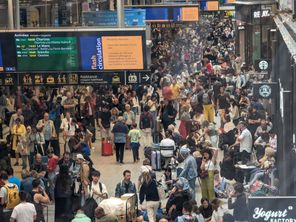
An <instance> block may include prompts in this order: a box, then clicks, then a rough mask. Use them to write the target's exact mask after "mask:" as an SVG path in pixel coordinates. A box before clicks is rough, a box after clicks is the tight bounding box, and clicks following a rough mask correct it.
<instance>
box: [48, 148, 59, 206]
mask: <svg viewBox="0 0 296 222" xmlns="http://www.w3.org/2000/svg"><path fill="white" fill-rule="evenodd" d="M58 161H59V157H58V156H56V155H55V154H54V152H53V150H52V149H49V150H48V162H47V172H48V183H49V194H50V197H51V199H52V200H53V199H54V179H55V176H56V174H57V172H58V167H57V166H58Z"/></svg>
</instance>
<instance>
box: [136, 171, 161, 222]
mask: <svg viewBox="0 0 296 222" xmlns="http://www.w3.org/2000/svg"><path fill="white" fill-rule="evenodd" d="M142 177H143V183H142V186H141V188H140V194H139V195H140V204H143V202H144V200H145V201H146V209H147V212H148V218H149V222H150V221H151V222H155V221H156V211H157V209H158V207H159V203H160V198H159V195H158V190H157V182H156V181H155V180H154V179H152V177H151V174H150V172H149V170H146V171H143V172H142Z"/></svg>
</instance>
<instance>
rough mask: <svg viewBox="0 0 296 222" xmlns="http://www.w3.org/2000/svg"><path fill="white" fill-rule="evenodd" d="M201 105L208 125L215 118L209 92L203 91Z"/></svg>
mask: <svg viewBox="0 0 296 222" xmlns="http://www.w3.org/2000/svg"><path fill="white" fill-rule="evenodd" d="M202 103H203V110H204V118H205V120H207V121H208V122H209V123H213V122H214V116H215V108H214V104H213V101H212V92H211V91H210V90H207V91H205V92H204V94H203V95H202Z"/></svg>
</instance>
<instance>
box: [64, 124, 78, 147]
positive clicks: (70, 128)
mask: <svg viewBox="0 0 296 222" xmlns="http://www.w3.org/2000/svg"><path fill="white" fill-rule="evenodd" d="M76 129H78V124H77V121H76V119H74V118H71V122H70V123H69V124H68V125H67V126H66V128H64V139H65V150H64V151H65V152H66V151H69V140H70V138H71V137H73V136H75V130H76Z"/></svg>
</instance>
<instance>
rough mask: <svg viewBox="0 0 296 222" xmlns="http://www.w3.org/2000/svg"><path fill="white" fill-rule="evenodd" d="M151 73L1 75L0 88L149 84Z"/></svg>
mask: <svg viewBox="0 0 296 222" xmlns="http://www.w3.org/2000/svg"><path fill="white" fill-rule="evenodd" d="M150 83H151V71H150V70H143V71H137V70H135V71H120V72H68V73H65V72H51V73H29V72H25V73H2V74H1V75H0V86H18V85H20V86H63V85H103V84H112V85H114V84H124V85H130V84H138V85H139V84H150Z"/></svg>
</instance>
